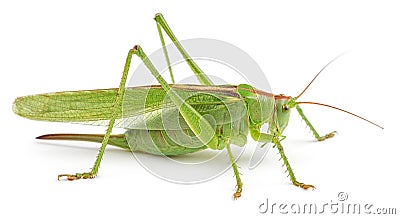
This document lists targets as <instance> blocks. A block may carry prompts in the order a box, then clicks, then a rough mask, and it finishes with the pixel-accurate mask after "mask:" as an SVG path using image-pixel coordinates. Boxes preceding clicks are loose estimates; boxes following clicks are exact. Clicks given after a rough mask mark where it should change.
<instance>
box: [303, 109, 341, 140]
mask: <svg viewBox="0 0 400 219" xmlns="http://www.w3.org/2000/svg"><path fill="white" fill-rule="evenodd" d="M296 110H297V112H298V113H299V115H300V117H301V118H302V119H303V120H304V122H305V123H306V124H307V126H308V127H309V128H310V130H311V131H312V133H313V135H314V137H315V138H316V139H317V140H318V141H323V140H326V139H328V138H333V137H334V136H335V134H337V132H336V131H333V132H331V133H328V134H326V135H324V136H320V135H319V134H318V132H317V130H315V128H314V126H313V125H311V123H310V121H309V120H308V119H307V117H306V116H305V115H304V113H303V110H302V109H301V108H300V106H299V105H296Z"/></svg>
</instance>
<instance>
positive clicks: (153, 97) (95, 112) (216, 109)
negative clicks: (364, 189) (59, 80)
mask: <svg viewBox="0 0 400 219" xmlns="http://www.w3.org/2000/svg"><path fill="white" fill-rule="evenodd" d="M171 86H172V87H173V89H174V91H176V92H177V93H178V94H179V95H180V96H181V97H182V98H183V99H185V100H186V102H187V103H189V104H190V105H191V106H193V107H194V108H195V109H196V110H197V111H198V112H199V113H200V114H202V115H206V114H209V115H210V116H211V117H209V119H210V121H211V122H212V120H214V121H215V122H213V123H214V124H225V123H230V122H232V121H237V120H238V119H241V118H242V117H243V116H244V115H246V113H247V110H246V107H245V105H244V102H243V101H242V100H241V98H240V96H239V95H238V94H237V92H236V86H230V85H219V86H203V85H181V84H179V85H171ZM117 90H118V89H116V88H115V89H100V90H83V91H66V92H57V93H46V94H37V95H31V96H24V97H18V98H17V99H16V100H15V102H14V105H13V110H14V112H15V113H16V114H18V115H20V116H22V117H26V118H28V119H33V120H42V121H52V122H71V123H83V124H90V125H100V126H106V125H108V119H109V118H110V117H111V111H112V107H113V105H114V101H115V97H116V95H117ZM115 127H120V128H126V129H148V130H164V129H166V127H167V129H169V130H179V129H186V128H188V126H187V124H186V123H185V122H184V120H183V118H182V117H181V116H180V115H179V110H178V107H176V106H175V104H174V103H173V102H172V101H171V100H170V98H169V97H168V95H167V94H166V93H165V91H164V90H163V89H162V88H161V86H158V85H155V86H143V87H133V88H127V89H126V91H125V96H124V102H123V107H122V111H121V112H119V113H118V115H117V120H116V125H115Z"/></svg>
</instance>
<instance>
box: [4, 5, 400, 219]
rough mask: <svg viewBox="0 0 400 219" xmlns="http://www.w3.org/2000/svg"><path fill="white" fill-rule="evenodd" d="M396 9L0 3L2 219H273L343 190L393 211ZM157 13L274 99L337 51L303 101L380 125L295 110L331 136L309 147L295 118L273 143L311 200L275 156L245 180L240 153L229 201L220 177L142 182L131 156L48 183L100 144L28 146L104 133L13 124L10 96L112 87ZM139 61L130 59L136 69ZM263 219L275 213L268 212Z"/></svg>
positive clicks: (81, 163)
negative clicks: (219, 50)
mask: <svg viewBox="0 0 400 219" xmlns="http://www.w3.org/2000/svg"><path fill="white" fill-rule="evenodd" d="M128 2H129V3H128ZM263 2H265V1H263ZM394 2H395V1H374V2H371V1H352V2H350V1H329V2H327V1H301V3H300V2H298V1H293V2H291V1H285V3H279V4H277V3H269V2H265V3H251V2H250V1H247V2H246V4H236V3H233V2H232V1H205V0H203V1H197V2H191V3H188V2H187V1H186V2H184V3H178V2H175V3H165V2H154V1H137V2H133V1H126V2H122V1H112V3H111V1H110V3H105V2H104V1H68V2H66V3H55V2H54V1H39V0H37V1H12V3H5V2H2V3H0V21H1V23H0V28H1V30H0V31H1V32H0V73H1V76H2V80H1V92H0V95H1V97H0V101H1V104H0V106H1V113H0V115H1V118H0V121H1V126H0V127H1V139H2V144H1V152H0V168H1V169H0V177H1V180H0V185H1V186H0V209H1V210H0V212H1V213H0V214H2V216H1V218H21V217H41V218H54V217H59V218H75V217H76V218H81V217H97V216H105V217H108V218H111V217H118V218H144V217H146V218H148V217H152V218H155V217H157V216H158V217H165V216H169V217H172V216H173V217H175V218H184V217H185V218H207V217H214V216H215V217H218V216H223V217H225V218H228V217H229V218H233V217H241V218H245V217H246V218H247V217H270V215H262V214H260V213H259V212H258V211H259V210H258V207H259V205H260V204H261V203H262V202H264V201H265V200H266V199H267V198H269V201H270V202H277V203H288V204H291V203H300V204H301V203H317V204H319V205H322V204H324V203H326V202H327V203H331V200H332V201H333V202H337V194H338V193H339V192H346V193H348V195H349V199H348V202H349V203H361V204H363V203H372V204H374V206H376V207H397V211H398V213H399V210H400V209H399V207H400V206H399V205H398V203H399V194H400V192H399V185H398V182H399V181H398V177H397V176H398V169H397V167H398V166H399V162H398V160H399V159H398V156H399V154H400V153H399V151H400V150H399V146H400V145H399V143H398V142H399V140H398V131H396V130H398V122H399V116H398V109H399V108H398V104H397V103H398V95H399V84H398V83H399V82H400V80H399V79H398V76H399V73H400V71H399V70H400V68H399V60H400V52H399V51H400V43H399V42H400V41H399V39H400V33H399V21H400V13H399V9H400V5H398V4H396V3H394ZM157 12H162V13H163V14H164V16H165V18H166V19H167V21H168V22H169V24H170V25H171V27H172V28H173V30H174V31H175V33H176V35H177V36H178V38H180V39H188V38H198V37H204V38H214V39H220V40H224V41H226V42H229V43H232V44H234V45H236V46H238V47H240V48H242V49H243V50H244V51H246V52H247V53H249V54H250V56H252V57H253V58H254V59H255V60H256V61H257V62H258V64H259V65H260V67H261V68H262V69H263V71H264V72H265V73H266V75H267V78H268V80H269V82H270V84H271V86H272V90H273V92H275V93H285V94H287V95H293V96H294V95H297V94H298V92H300V91H301V90H302V89H303V88H304V87H305V86H306V84H307V83H308V82H309V81H310V80H311V79H312V77H313V76H314V75H315V73H316V72H318V71H319V70H320V69H321V68H322V67H323V66H324V65H325V64H326V63H327V62H328V61H330V60H331V59H332V58H333V57H335V56H336V55H338V54H340V53H342V52H344V51H348V53H347V54H345V55H344V56H343V57H341V58H340V59H338V60H337V61H336V62H334V63H333V64H332V65H331V66H330V67H329V68H328V69H326V71H325V72H324V73H323V74H322V75H321V77H320V78H318V80H317V81H316V82H315V83H314V84H313V85H312V87H311V88H310V89H309V90H308V91H307V93H306V94H305V95H304V96H303V97H302V100H304V101H308V100H309V101H319V102H324V103H328V104H332V105H335V106H338V107H343V108H345V109H348V110H350V111H352V112H355V113H358V114H360V115H362V116H365V117H367V118H369V119H371V120H373V121H376V122H377V123H379V124H381V125H383V126H384V127H385V129H384V130H380V129H378V128H376V127H374V126H371V125H369V124H367V123H365V122H363V121H361V120H358V119H356V118H354V117H351V116H349V115H346V114H344V113H340V112H338V111H334V110H330V109H328V108H322V107H318V106H304V111H305V113H306V115H308V116H309V119H310V120H311V121H312V122H313V124H314V125H315V127H316V128H317V129H318V130H319V131H320V132H321V134H322V133H326V132H329V131H333V130H336V131H338V132H339V135H338V136H337V137H335V138H333V139H330V140H328V141H326V142H315V141H313V138H312V135H311V133H310V132H309V131H308V130H307V128H305V124H304V123H303V122H301V121H300V118H299V116H297V114H296V113H295V112H293V114H292V119H291V121H290V124H289V127H288V128H287V130H286V131H285V135H287V139H286V140H285V141H284V142H283V144H284V147H285V149H286V153H287V156H288V157H289V161H290V162H291V164H292V166H293V167H294V171H295V174H296V176H297V178H298V179H299V181H304V182H306V183H312V184H314V185H315V186H316V187H317V189H316V190H315V191H303V190H301V189H299V188H296V187H294V186H292V185H290V183H289V179H288V178H286V177H285V173H284V168H282V167H281V164H282V162H281V161H278V159H279V156H278V155H277V154H276V149H271V150H270V152H269V153H268V155H267V157H266V159H265V160H264V162H263V163H262V164H261V165H260V166H259V167H258V168H256V169H255V170H249V169H248V167H247V165H248V159H249V157H248V156H243V157H242V159H241V160H240V161H239V162H238V165H239V166H240V167H241V172H242V174H243V175H242V180H243V182H244V190H243V195H242V197H241V198H240V199H239V200H237V201H233V200H232V199H231V195H232V193H233V192H234V189H233V188H234V185H235V181H234V178H233V177H232V176H233V173H232V172H231V171H228V172H227V173H225V174H223V175H222V176H220V177H219V178H217V179H215V180H212V181H208V182H206V183H202V184H195V185H179V184H173V183H170V182H166V181H163V180H161V179H159V178H157V177H154V176H153V175H152V174H150V173H148V172H147V171H146V170H144V169H143V168H142V167H141V166H140V165H139V164H138V163H137V162H136V160H135V159H134V157H133V156H132V155H131V153H129V152H125V151H121V150H117V149H115V148H111V147H110V148H109V149H107V151H106V155H105V157H104V159H103V162H102V165H101V168H100V173H99V174H100V175H99V177H98V178H97V179H95V180H80V181H75V182H65V181H64V182H59V181H57V180H56V176H57V174H59V173H75V172H81V171H87V170H88V169H89V168H90V167H91V165H92V162H93V161H94V159H95V155H96V153H97V147H98V145H97V144H81V143H76V142H63V143H51V144H46V143H42V142H40V141H36V140H34V138H35V137H36V136H38V135H42V134H47V133H59V132H77V133H86V132H93V133H103V132H104V130H105V128H104V127H89V126H81V125H72V124H59V123H46V122H36V121H29V120H26V119H23V118H20V117H18V116H16V115H14V114H13V112H12V110H11V107H12V102H13V100H14V98H15V97H17V96H22V95H28V94H35V93H43V92H52V91H63V90H80V89H95V88H109V87H116V86H117V85H118V83H119V80H120V74H121V71H122V68H123V64H124V61H125V57H126V53H127V52H128V50H129V48H131V47H133V46H134V45H135V44H140V45H142V47H143V48H144V49H145V50H146V51H147V53H151V52H152V51H155V50H156V49H158V48H159V46H160V43H159V40H158V33H157V29H156V25H155V22H154V21H153V17H154V14H155V13H157ZM138 63H139V60H138V59H134V63H133V68H134V67H135V66H136V65H137V64H138ZM232 83H234V82H232ZM251 144H252V143H251V142H249V145H248V147H249V148H251V147H252V146H253V145H254V144H253V145H251ZM171 171H174V170H172V169H171ZM274 215H275V216H278V215H279V216H282V215H280V214H278V213H277V212H276V210H275V213H274ZM327 215H329V216H332V214H327ZM296 216H297V217H299V215H296ZM301 216H303V217H304V215H300V217H301Z"/></svg>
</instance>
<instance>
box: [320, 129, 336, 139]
mask: <svg viewBox="0 0 400 219" xmlns="http://www.w3.org/2000/svg"><path fill="white" fill-rule="evenodd" d="M335 135H337V131H333V132H331V133H329V134H326V135H324V136H322V137H320V138H317V140H318V141H323V140H326V139H328V138H333V137H334V136H335Z"/></svg>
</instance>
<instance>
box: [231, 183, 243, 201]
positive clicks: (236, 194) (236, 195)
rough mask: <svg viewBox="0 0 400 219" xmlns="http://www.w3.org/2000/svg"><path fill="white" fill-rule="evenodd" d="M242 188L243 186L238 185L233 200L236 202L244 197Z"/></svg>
mask: <svg viewBox="0 0 400 219" xmlns="http://www.w3.org/2000/svg"><path fill="white" fill-rule="evenodd" d="M242 187H243V184H239V185H236V192H235V193H233V200H236V199H238V198H240V196H242Z"/></svg>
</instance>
